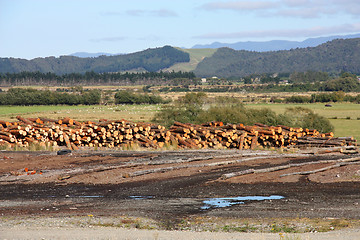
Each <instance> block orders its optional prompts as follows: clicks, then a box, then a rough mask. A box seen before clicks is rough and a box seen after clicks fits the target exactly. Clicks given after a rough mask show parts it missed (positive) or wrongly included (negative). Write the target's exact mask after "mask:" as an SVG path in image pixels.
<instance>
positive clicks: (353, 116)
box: [246, 103, 360, 140]
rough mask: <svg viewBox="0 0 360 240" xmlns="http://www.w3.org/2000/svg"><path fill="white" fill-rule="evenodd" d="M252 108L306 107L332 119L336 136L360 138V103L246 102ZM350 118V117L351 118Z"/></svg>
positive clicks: (274, 109) (280, 108)
mask: <svg viewBox="0 0 360 240" xmlns="http://www.w3.org/2000/svg"><path fill="white" fill-rule="evenodd" d="M246 106H247V107H250V108H256V109H260V108H270V109H271V110H273V111H274V112H276V113H278V114H279V113H283V112H284V111H285V109H286V108H290V107H305V108H309V109H312V110H313V111H314V112H315V113H317V114H319V115H321V116H324V117H326V118H328V119H329V120H330V122H331V123H332V124H333V125H334V127H335V131H334V133H335V136H337V137H345V136H346V137H348V136H353V137H355V138H356V139H358V140H360V104H354V103H333V104H332V107H325V104H324V103H312V104H285V103H284V104H270V103H259V104H246ZM349 118H350V119H349Z"/></svg>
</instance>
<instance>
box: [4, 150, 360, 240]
mask: <svg viewBox="0 0 360 240" xmlns="http://www.w3.org/2000/svg"><path fill="white" fill-rule="evenodd" d="M359 157H360V155H359V154H355V155H344V154H340V153H331V154H316V150H313V149H311V150H307V151H301V152H300V151H299V152H295V153H294V152H293V153H278V152H275V151H250V150H249V151H247V150H246V151H244V150H243V151H235V150H226V151H224V150H202V151H163V152H156V151H136V152H135V151H134V152H132V151H84V150H83V151H78V152H73V153H71V154H67V155H56V152H6V151H2V152H0V239H1V238H2V235H3V236H5V237H6V238H10V239H11V238H12V237H11V236H13V238H14V239H23V238H26V239H31V238H32V237H30V236H34V239H36V238H37V237H36V236H37V235H36V234H35V235H34V233H33V235H27V236H29V237H24V236H23V235H24V234H26V233H31V231H33V232H34V229H40V230H39V231H40V233H43V234H44V235H43V236H45V239H46V238H47V237H46V236H48V235H46V234H47V233H50V235H51V233H52V234H55V232H56V231H53V232H52V231H51V229H66V230H67V231H70V232H71V231H72V230H74V229H77V230H79V231H80V230H81V229H83V228H86V229H88V228H92V231H93V234H94V235H92V236H93V238H94V239H109V238H110V239H112V238H113V237H112V235H111V234H115V232H116V231H123V234H125V232H128V231H130V232H131V231H135V232H131V233H129V237H124V238H122V239H137V238H140V239H143V238H144V239H145V237H141V234H142V233H143V232H142V231H148V230H151V231H152V232H151V234H150V235H147V236H149V237H148V238H146V239H169V238H173V239H181V238H184V237H186V236H185V235H181V234H185V233H186V232H183V231H184V230H188V231H191V232H192V233H194V234H195V235H194V236H193V238H190V239H197V238H201V239H215V238H213V237H214V236H216V234H225V235H224V237H219V238H218V239H236V237H235V238H232V235H231V234H232V233H234V234H235V233H237V234H238V233H239V232H254V234H260V235H256V236H257V238H254V239H279V238H280V239H281V238H282V237H284V236H283V235H279V232H280V233H286V234H290V233H294V232H299V233H302V235H294V236H293V237H296V238H294V239H297V237H298V236H299V237H300V238H299V239H315V238H313V237H314V236H315V235H309V233H313V232H323V231H325V232H326V231H330V232H328V233H322V234H333V235H332V236H338V235H337V234H339V233H340V232H338V231H336V230H339V229H343V228H348V227H352V230H348V231H347V232H341V233H342V234H343V236H349V237H350V238H348V239H357V237H358V239H360V235H359V231H358V229H360V227H359V226H360V219H359V216H360V207H359V203H360V164H351V165H341V166H338V167H335V168H332V169H329V170H324V171H320V172H317V173H313V174H305V175H290V176H282V175H284V174H288V173H294V172H304V171H310V170H315V169H321V168H324V167H328V166H330V165H332V164H334V163H335V161H339V160H345V161H346V160H348V159H350V158H352V159H355V160H356V159H357V158H359ZM325 160H328V162H325ZM317 162H319V163H317ZM303 163H311V164H307V165H302V164H303ZM289 164H293V165H292V167H289V168H285V169H283V170H278V171H272V172H257V173H251V174H246V175H241V176H237V177H232V178H228V179H225V178H224V174H227V173H232V172H238V171H244V170H248V169H255V170H259V169H269V168H273V167H279V166H285V165H289ZM296 164H298V165H296ZM247 196H250V197H254V196H258V197H263V198H264V199H260V200H256V199H254V198H250V200H246V199H245V200H244V199H242V200H241V202H240V200H237V201H236V200H232V199H213V198H229V197H247ZM271 196H281V197H282V198H279V199H271ZM212 200H213V201H212ZM209 201H210V202H211V201H212V203H214V202H215V204H214V205H212V203H211V204H209ZM216 204H220V206H222V207H219V205H216ZM221 204H222V205H221ZM224 204H225V205H224ZM226 204H227V205H226ZM225 206H226V207H225ZM95 229H96V231H95ZM102 229H107V230H108V231H107V233H109V234H110V233H111V234H110V235H106V234H105V235H104V232H103V233H102V231H103V230H102ZM110 229H111V230H110ZM119 229H122V230H119ZM126 229H129V230H126ZM134 229H142V230H141V231H140V230H134ZM152 229H157V230H156V231H155V230H152ZM158 230H177V233H175V232H174V233H171V232H169V234H180V235H179V237H176V236H177V235H174V236H173V237H169V236H171V235H163V234H164V233H165V232H157V231H158ZM179 230H182V231H180V232H179ZM79 231H78V233H81V231H80V232H79ZM198 231H200V232H204V231H211V232H216V234H215V233H213V234H214V235H207V236H208V237H205V236H202V235H196V234H201V233H195V232H198ZM342 231H345V230H342ZM35 232H36V231H35ZM59 232H61V231H59ZM224 232H226V233H224ZM303 232H307V234H308V235H306V234H304V233H303ZM96 233H99V235H96ZM137 233H139V234H140V233H141V234H140V235H136V234H137ZM1 234H2V235H1ZM144 234H145V233H144ZM154 234H155V235H154ZM226 234H230V235H226ZM247 234H249V233H247ZM344 234H345V235H344ZM346 234H348V235H346ZM53 236H54V235H53ZM56 236H57V235H56ZM64 236H65V235H61V234H60V235H59V236H58V237H59V238H58V239H65V238H62V237H64ZM72 236H73V238H76V239H86V236H87V235H86V234H84V235H81V234H80V235H76V234H75V233H74V235H72ZM76 236H78V237H76ZM95 236H98V237H95ZM124 236H125V235H124ZM136 236H140V237H136ZM166 236H167V237H166ZM196 236H198V237H196ZM226 236H227V237H226ZM234 236H235V235H234ZM236 236H239V235H236ZM244 236H245V237H244V238H243V239H251V238H250V235H244ZM246 236H248V237H246ZM254 236H255V235H254ZM259 236H260V237H259ZM319 236H325V235H319ZM354 236H356V238H353V237H354ZM5 237H3V239H5ZM39 237H40V236H39ZM309 237H310V238H309ZM49 238H51V237H49ZM53 238H54V237H53ZM89 238H92V237H89ZM115 238H116V237H115ZM188 238H189V237H188ZM326 238H327V239H336V238H331V235H326ZM237 239H239V238H237ZM318 239H321V238H318ZM344 239H346V238H344Z"/></svg>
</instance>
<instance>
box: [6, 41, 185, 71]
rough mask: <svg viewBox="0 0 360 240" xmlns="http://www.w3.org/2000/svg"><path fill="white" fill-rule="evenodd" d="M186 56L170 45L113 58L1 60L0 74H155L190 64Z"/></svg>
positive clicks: (62, 57) (70, 57) (65, 57)
mask: <svg viewBox="0 0 360 240" xmlns="http://www.w3.org/2000/svg"><path fill="white" fill-rule="evenodd" d="M189 61H190V57H189V54H188V53H186V52H184V51H180V50H178V49H176V48H173V47H171V46H164V47H162V48H154V49H147V50H144V51H141V52H136V53H131V54H124V55H116V56H100V57H96V58H79V57H73V56H61V57H59V58H55V57H47V58H35V59H32V60H25V59H15V58H0V73H7V72H9V73H18V72H36V71H39V72H43V73H46V72H51V73H56V74H66V73H85V72H90V71H94V72H97V73H103V72H123V71H130V70H134V69H142V70H143V71H148V72H156V71H159V70H161V69H164V68H168V67H170V66H172V65H174V64H175V63H179V62H189Z"/></svg>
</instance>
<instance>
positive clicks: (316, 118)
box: [282, 107, 334, 132]
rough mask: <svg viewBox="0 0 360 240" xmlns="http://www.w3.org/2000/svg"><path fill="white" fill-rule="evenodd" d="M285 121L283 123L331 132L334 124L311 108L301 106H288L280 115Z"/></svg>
mask: <svg viewBox="0 0 360 240" xmlns="http://www.w3.org/2000/svg"><path fill="white" fill-rule="evenodd" d="M282 116H283V118H284V119H286V121H288V122H287V123H286V122H284V124H285V125H288V126H293V127H301V128H308V129H317V130H318V131H319V132H332V131H334V126H333V125H332V124H331V123H330V121H329V120H328V119H326V118H325V117H323V116H320V115H318V114H316V113H314V112H313V111H312V110H311V109H308V108H303V107H295V108H288V109H287V110H286V111H285V113H284V114H283V115H282Z"/></svg>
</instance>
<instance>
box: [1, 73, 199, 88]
mask: <svg viewBox="0 0 360 240" xmlns="http://www.w3.org/2000/svg"><path fill="white" fill-rule="evenodd" d="M198 81H199V80H198V79H196V78H195V74H194V73H192V72H181V71H179V72H161V71H160V72H143V73H128V72H125V73H95V72H86V73H84V74H81V73H69V74H62V75H57V74H55V73H50V72H48V73H41V72H38V71H37V72H20V73H6V74H1V73H0V86H30V85H46V86H74V85H150V84H156V85H167V84H170V85H184V84H196V83H197V82H198Z"/></svg>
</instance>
